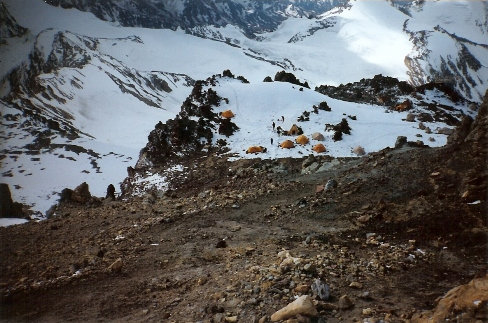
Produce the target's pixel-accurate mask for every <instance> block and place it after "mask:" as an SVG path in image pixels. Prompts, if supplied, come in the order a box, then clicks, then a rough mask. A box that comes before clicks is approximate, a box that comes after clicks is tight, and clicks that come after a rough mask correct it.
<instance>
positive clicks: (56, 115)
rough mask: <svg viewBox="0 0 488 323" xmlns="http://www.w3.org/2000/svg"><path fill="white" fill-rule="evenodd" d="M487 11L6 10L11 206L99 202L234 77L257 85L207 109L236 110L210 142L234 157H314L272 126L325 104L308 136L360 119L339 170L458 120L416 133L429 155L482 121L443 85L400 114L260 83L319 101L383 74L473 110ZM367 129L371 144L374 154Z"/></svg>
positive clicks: (389, 6) (263, 7) (154, 4)
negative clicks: (195, 97)
mask: <svg viewBox="0 0 488 323" xmlns="http://www.w3.org/2000/svg"><path fill="white" fill-rule="evenodd" d="M487 8H488V7H487V2H486V1H479V2H471V1H449V2H447V1H446V2H443V1H435V2H434V1H432V2H430V1H429V2H422V1H418V2H417V1H414V2H410V1H333V0H323V1H318V0H317V1H312V0H307V1H305V0H303V1H299V0H296V1H292V0H290V1H278V0H267V1H253V0H245V1H244V0H243V1H238V0H222V1H204V0H199V1H183V0H181V1H177V0H173V1H156V0H145V1H137V2H133V1H88V0H84V1H69V0H60V1H56V0H51V1H40V0H39V1H37V0H15V1H14V0H7V1H4V2H2V3H1V6H0V17H1V20H0V33H1V34H0V35H1V41H0V105H1V107H2V108H1V109H2V121H1V122H2V128H1V130H0V131H1V132H0V135H1V137H2V141H3V142H4V144H3V145H2V151H1V155H2V157H1V158H2V172H1V173H2V181H3V182H7V183H9V184H10V185H11V187H12V191H13V192H12V195H13V197H14V200H17V201H20V202H24V203H27V204H34V209H35V210H40V211H42V212H45V211H46V210H47V209H48V208H49V206H51V205H52V204H53V203H55V201H56V200H57V198H58V193H59V192H60V191H61V190H62V189H63V188H65V187H74V186H76V185H78V184H79V183H81V182H83V181H86V182H88V183H89V184H90V189H91V191H92V193H94V194H95V195H98V196H102V195H104V193H105V189H106V187H107V185H108V184H110V183H113V184H115V186H118V185H117V184H118V183H120V182H121V181H122V180H123V179H124V177H125V176H126V175H127V171H126V169H127V167H128V166H135V164H136V161H137V160H138V158H139V157H140V156H139V150H140V149H141V148H143V147H144V146H145V145H147V144H148V135H150V133H151V131H152V130H154V129H155V125H156V124H158V122H159V121H161V124H164V123H165V122H166V121H168V120H170V119H172V118H174V117H175V116H176V115H179V114H180V113H181V111H182V109H181V107H182V104H183V103H184V101H185V100H188V99H191V98H192V96H191V95H192V91H194V88H193V86H194V84H195V81H196V80H205V79H207V78H208V77H209V76H210V75H214V74H217V73H222V71H224V70H226V69H230V70H231V71H232V72H233V73H235V74H236V75H242V76H243V77H245V78H246V79H248V80H249V81H250V83H249V84H247V83H246V84H244V83H240V82H239V81H236V80H228V79H225V78H224V79H219V80H218V81H216V82H217V83H216V84H215V86H214V85H212V84H210V85H206V87H205V88H204V89H205V90H206V91H208V90H209V89H212V91H215V92H216V93H218V95H219V96H221V97H223V98H226V99H227V100H228V103H227V101H222V103H221V105H220V106H214V107H213V108H212V109H213V111H214V113H216V114H218V113H219V112H222V111H223V110H222V109H231V110H233V111H234V112H235V114H236V119H235V121H236V125H237V127H239V129H240V130H239V131H237V132H236V134H235V135H234V136H231V137H226V136H223V137H222V135H221V134H219V133H218V130H217V128H216V129H213V128H212V130H211V131H212V138H211V140H210V142H209V144H211V145H217V141H218V140H219V139H222V140H226V142H227V145H226V147H227V148H228V149H230V152H231V153H234V154H236V156H240V157H241V158H242V157H250V155H246V154H245V150H246V149H247V146H248V145H249V144H250V143H251V142H252V143H253V144H255V145H262V146H266V147H267V148H268V154H267V155H262V156H261V157H263V158H274V157H284V156H295V157H300V156H303V155H306V154H309V153H310V149H309V148H310V147H301V146H300V147H297V149H295V150H293V152H291V151H288V150H282V149H279V148H277V147H276V145H277V143H278V142H279V140H280V138H278V137H274V136H275V133H274V132H272V131H271V130H270V127H271V122H272V121H273V120H274V121H275V122H276V120H277V119H278V118H279V117H281V116H284V117H285V120H286V122H284V123H283V124H279V125H280V126H282V128H283V129H286V128H288V127H290V126H291V125H292V124H293V123H295V122H298V121H297V119H298V118H299V117H300V116H301V115H302V114H303V113H304V112H308V113H311V111H313V106H314V105H318V104H320V102H323V101H326V102H328V104H329V106H330V107H331V109H332V112H330V113H325V112H320V113H318V114H315V113H311V116H310V121H309V124H308V125H310V126H307V127H306V129H305V128H304V130H306V134H308V135H311V134H312V133H313V132H316V131H322V132H323V131H324V126H325V123H328V124H337V123H338V122H340V121H341V120H342V118H346V119H347V116H348V115H350V116H353V115H356V116H357V121H353V120H351V119H349V120H351V121H350V123H351V125H352V129H353V131H352V134H351V135H350V136H344V139H343V140H342V141H340V142H334V141H333V140H332V139H331V136H332V133H329V134H327V133H325V135H326V137H327V135H328V136H329V137H327V138H328V139H327V140H326V146H327V149H328V153H329V154H330V155H332V156H351V155H353V154H352V153H351V149H352V148H354V147H355V146H357V145H362V146H363V147H364V148H365V150H366V152H371V151H375V150H379V149H382V148H384V147H386V146H392V145H393V144H394V143H395V140H396V137H397V136H400V135H404V136H407V137H408V140H411V141H415V140H417V138H420V140H422V137H419V136H418V135H421V136H426V135H425V134H424V132H425V129H424V130H422V129H421V130H422V131H424V132H420V133H419V124H418V122H414V123H412V122H408V121H406V120H402V119H406V117H407V114H408V113H413V114H416V115H417V116H420V115H423V114H428V115H436V114H440V115H443V116H445V115H453V118H454V120H455V122H454V121H453V122H447V121H446V119H435V118H432V119H430V118H427V119H426V120H428V121H424V122H423V126H425V127H428V128H429V129H430V130H431V131H432V132H433V133H432V134H431V135H429V136H426V138H424V139H423V140H424V143H425V144H429V145H431V146H437V145H442V144H444V143H445V141H446V136H447V133H448V132H449V131H445V130H442V131H437V130H440V129H444V128H446V127H447V128H452V127H453V125H454V124H455V123H456V122H457V121H458V120H459V119H460V118H461V117H462V115H463V114H473V112H472V110H470V109H468V106H470V102H469V101H464V100H460V101H453V100H451V99H445V98H444V97H445V95H446V94H445V93H444V92H442V91H439V90H438V89H437V88H436V87H435V86H434V87H432V88H429V89H428V90H427V91H424V92H423V93H420V94H416V97H412V96H410V95H409V93H404V94H402V95H401V96H398V97H395V99H394V100H392V103H391V104H392V105H393V107H394V106H395V105H396V104H399V103H402V102H404V101H405V100H407V99H408V100H410V101H411V102H412V104H413V106H412V108H411V110H410V111H408V112H406V111H404V112H397V111H390V108H392V106H384V104H382V103H380V102H373V103H374V104H375V105H374V106H371V102H369V101H368V102H365V101H362V100H361V99H350V98H349V99H347V100H348V101H350V102H344V101H341V100H345V98H344V96H342V97H340V98H339V97H337V99H339V100H336V99H331V98H330V97H328V96H326V95H324V94H321V93H319V92H316V91H312V90H309V89H303V90H302V91H300V89H299V88H300V86H295V85H290V84H287V83H279V82H274V83H263V82H262V80H263V79H264V78H265V77H266V76H271V77H273V76H274V75H275V74H276V73H277V72H278V71H281V70H286V71H290V72H293V73H294V74H295V75H296V76H297V77H298V78H299V79H300V80H302V81H303V82H305V81H306V82H308V84H310V86H311V87H312V89H313V88H314V87H317V90H319V91H320V89H321V88H322V89H323V87H321V86H322V85H324V86H325V85H328V86H338V85H339V84H341V83H349V82H355V81H359V80H360V79H363V78H365V79H373V78H374V77H375V75H377V74H383V75H386V76H390V77H395V78H397V79H399V80H401V81H410V83H411V85H412V86H419V85H422V84H424V83H427V82H430V81H436V82H441V81H442V82H447V83H449V84H450V85H451V86H453V87H454V88H455V89H457V91H459V92H460V93H461V94H462V95H463V96H465V97H466V98H467V99H468V100H470V101H474V102H479V100H480V98H481V95H482V94H483V93H484V91H485V90H486V88H487V85H486V84H487V82H488V61H487V59H488V42H487V41H486V39H488V38H487V37H486V35H487V32H488V23H487V12H488V9H487ZM80 10H81V11H80ZM359 84H362V83H359ZM361 86H362V85H361ZM351 91H357V89H356V90H351ZM359 91H361V90H359ZM322 93H326V92H322ZM327 93H329V92H327ZM330 93H332V92H330ZM327 95H329V94H327ZM354 101H355V102H354ZM365 103H367V104H366V105H365ZM197 106H199V105H197ZM429 109H430V110H429ZM427 110H429V111H430V112H429V111H427ZM385 111H386V112H390V113H385ZM439 111H440V112H439ZM249 115H253V116H255V118H252V119H250V117H248V116H249ZM376 120H383V121H381V122H380V123H379V124H376V123H375V122H376ZM417 121H420V120H417ZM212 122H213V126H214V127H217V126H218V124H217V123H216V122H220V121H218V118H217V119H215V120H212V121H211V123H210V124H212ZM371 124H376V126H375V127H374V131H375V133H374V134H373V135H372V137H373V138H377V140H372V141H371V142H367V143H365V142H364V140H363V139H362V138H364V137H365V136H368V132H369V131H371ZM388 124H391V125H395V126H394V127H389V126H387V125H388ZM312 125H313V126H312ZM251 134H259V136H251ZM430 137H432V138H433V139H434V141H429V138H430ZM271 138H273V139H274V144H273V145H271V144H268V142H270V139H271ZM252 156H254V155H252Z"/></svg>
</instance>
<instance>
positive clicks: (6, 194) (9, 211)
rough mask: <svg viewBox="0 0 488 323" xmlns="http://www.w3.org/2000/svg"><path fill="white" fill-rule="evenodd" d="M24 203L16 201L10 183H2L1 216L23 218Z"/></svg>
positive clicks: (0, 195) (0, 193) (0, 187)
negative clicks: (13, 198)
mask: <svg viewBox="0 0 488 323" xmlns="http://www.w3.org/2000/svg"><path fill="white" fill-rule="evenodd" d="M24 216H25V215H24V212H23V211H22V204H20V203H17V202H14V201H13V200H12V195H11V193H10V188H9V186H8V184H5V183H0V218H23V217H24Z"/></svg>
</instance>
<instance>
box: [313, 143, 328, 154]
mask: <svg viewBox="0 0 488 323" xmlns="http://www.w3.org/2000/svg"><path fill="white" fill-rule="evenodd" d="M312 149H313V151H315V152H316V153H325V152H326V151H327V150H326V149H325V146H324V145H322V144H316V145H315V146H313V148H312Z"/></svg>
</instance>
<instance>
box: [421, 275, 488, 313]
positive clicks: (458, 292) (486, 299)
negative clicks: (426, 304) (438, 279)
mask: <svg viewBox="0 0 488 323" xmlns="http://www.w3.org/2000/svg"><path fill="white" fill-rule="evenodd" d="M487 305H488V275H486V276H484V277H481V278H475V279H473V280H471V281H470V282H469V283H467V284H465V285H460V286H457V287H454V288H453V289H451V290H450V291H448V292H447V293H446V294H445V295H444V296H443V297H442V298H440V299H439V300H438V302H437V306H436V307H435V308H434V309H433V310H432V311H426V312H422V313H420V314H416V315H415V316H414V317H413V318H412V322H414V323H416V322H418V323H420V322H447V321H449V322H451V321H452V322H455V321H459V318H460V317H462V318H463V319H462V322H477V321H476V320H479V321H480V322H487V320H488V312H487V310H486V309H487Z"/></svg>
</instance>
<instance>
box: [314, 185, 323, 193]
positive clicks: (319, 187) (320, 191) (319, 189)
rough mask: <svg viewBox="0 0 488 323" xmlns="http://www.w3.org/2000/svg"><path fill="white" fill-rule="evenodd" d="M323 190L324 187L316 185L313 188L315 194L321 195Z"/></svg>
mask: <svg viewBox="0 0 488 323" xmlns="http://www.w3.org/2000/svg"><path fill="white" fill-rule="evenodd" d="M324 189H325V186H324V185H317V186H315V193H322V192H323V191H324Z"/></svg>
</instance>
